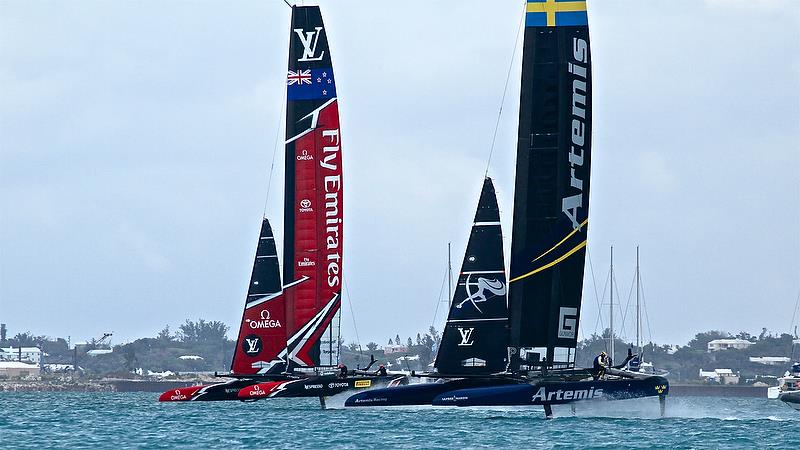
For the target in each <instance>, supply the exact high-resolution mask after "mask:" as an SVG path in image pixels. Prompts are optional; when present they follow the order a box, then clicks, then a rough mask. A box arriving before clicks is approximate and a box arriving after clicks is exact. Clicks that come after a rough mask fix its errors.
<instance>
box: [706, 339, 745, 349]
mask: <svg viewBox="0 0 800 450" xmlns="http://www.w3.org/2000/svg"><path fill="white" fill-rule="evenodd" d="M751 345H753V343H752V342H750V341H747V340H745V339H714V340H713V341H711V342H709V343H708V351H709V352H718V351H720V350H727V349H729V348H735V349H737V350H744V349H746V348H747V347H750V346H751Z"/></svg>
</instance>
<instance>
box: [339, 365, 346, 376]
mask: <svg viewBox="0 0 800 450" xmlns="http://www.w3.org/2000/svg"><path fill="white" fill-rule="evenodd" d="M339 378H347V366H345V365H344V364H339Z"/></svg>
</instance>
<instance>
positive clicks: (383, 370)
mask: <svg viewBox="0 0 800 450" xmlns="http://www.w3.org/2000/svg"><path fill="white" fill-rule="evenodd" d="M375 375H377V376H379V377H385V376H386V366H384V365H383V364H381V365H380V366H378V370H376V371H375Z"/></svg>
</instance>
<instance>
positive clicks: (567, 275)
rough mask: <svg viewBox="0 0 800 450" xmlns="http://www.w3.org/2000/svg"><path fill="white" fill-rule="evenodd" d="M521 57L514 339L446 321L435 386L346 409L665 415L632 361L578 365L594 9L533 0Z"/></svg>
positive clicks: (358, 398)
mask: <svg viewBox="0 0 800 450" xmlns="http://www.w3.org/2000/svg"><path fill="white" fill-rule="evenodd" d="M522 58H523V59H522V85H521V95H520V113H519V132H518V140H517V168H516V182H515V194H514V214H513V230H512V243H511V269H510V276H509V278H510V280H509V283H508V284H509V290H508V291H509V297H508V326H509V327H508V335H507V337H506V338H505V339H501V338H500V337H499V335H500V333H499V332H495V333H494V334H493V335H492V337H487V336H481V334H480V332H482V331H483V329H484V327H486V328H487V329H492V328H490V327H487V325H486V322H485V321H475V322H474V324H475V326H474V327H472V326H471V325H470V326H467V324H468V323H470V322H463V321H462V322H454V321H451V320H448V325H447V327H448V330H455V334H454V333H453V332H451V335H453V336H455V337H458V338H460V339H461V341H459V342H458V343H457V344H456V347H457V349H455V350H454V349H453V346H447V345H444V344H443V345H442V348H441V349H440V351H439V354H438V356H437V366H436V367H437V369H438V374H431V375H426V376H430V377H436V378H438V379H439V382H438V383H432V384H418V385H411V386H407V387H406V386H404V387H398V388H389V389H377V390H373V391H369V392H362V393H358V394H355V395H353V396H351V397H350V398H348V399H347V401H346V402H345V405H346V406H371V405H408V404H432V405H450V406H505V405H511V406H524V405H540V406H544V409H545V414H546V416H547V417H551V416H552V405H555V404H566V403H572V402H575V401H579V400H590V399H610V400H614V399H625V398H636V397H648V396H658V397H659V398H660V399H661V405H662V412H663V406H664V401H663V400H664V398H665V395H667V393H668V390H669V383H668V382H667V380H666V379H665V378H663V377H659V376H648V375H644V374H640V373H635V372H629V371H624V370H620V369H621V368H622V367H624V366H625V364H626V363H627V361H628V360H626V361H625V362H623V363H622V364H620V365H618V366H615V367H614V368H609V370H608V371H607V375H606V376H605V377H597V376H596V375H597V374H596V373H594V371H593V370H591V369H578V368H575V348H576V345H577V331H578V324H579V319H580V307H581V295H582V290H583V273H584V263H585V255H586V237H587V231H588V224H589V219H588V211H589V168H590V162H591V131H592V125H591V123H592V122H591V119H592V108H591V107H592V100H591V98H592V75H591V52H590V47H589V27H588V17H587V12H586V2H585V1H555V0H529V1H528V2H527V7H526V15H525V36H524V48H523V56H522ZM498 220H499V217H498ZM496 230H497V233H499V226H498V227H497V229H496ZM474 237H475V235H474V234H473V238H474ZM497 242H499V241H497ZM470 245H473V242H472V239H471V240H470ZM493 245H501V244H497V243H495V244H493ZM500 248H502V247H500ZM496 251H497V250H495V252H496ZM500 252H502V250H500ZM465 261H466V260H465ZM482 292H486V290H485V289H484V290H483V291H482ZM467 294H468V296H469V293H467ZM504 294H505V292H504ZM461 295H462V296H463V293H462V294H461ZM483 304H487V305H486V306H487V312H488V311H493V312H497V311H499V309H497V310H490V309H488V301H487V302H482V303H475V304H471V303H470V302H469V301H467V302H466V303H464V302H463V301H462V300H461V297H458V296H456V297H455V298H454V299H453V305H452V307H451V318H452V317H453V314H452V313H453V311H454V310H455V309H457V308H456V306H459V305H461V307H462V308H463V307H464V306H466V305H469V306H470V307H471V308H474V307H475V306H478V305H483ZM487 317H489V316H487ZM474 319H476V317H469V318H467V319H466V320H474ZM497 323H501V322H500V321H497ZM487 341H488V342H487ZM499 343H502V344H499ZM459 344H460V345H459ZM466 347H474V348H475V349H476V350H477V349H481V353H476V355H483V357H480V356H476V359H475V360H469V359H462V356H463V355H465V352H464V349H465V348H466ZM501 347H502V348H501ZM486 352H489V353H491V356H489V355H488V354H486ZM631 357H633V355H629V358H631ZM498 358H502V359H503V362H504V364H503V367H498V365H497V361H498ZM484 360H485V361H486V365H485V366H483V367H482V370H480V371H479V370H474V371H470V370H468V369H467V367H468V366H467V365H465V364H463V363H464V362H465V361H473V362H475V363H476V364H478V366H477V367H476V368H475V369H477V368H479V367H481V366H480V365H479V364H481V361H484ZM444 361H447V362H446V363H445V362H444ZM490 361H491V363H490ZM459 365H461V367H459ZM481 371H482V372H483V373H480V372H481Z"/></svg>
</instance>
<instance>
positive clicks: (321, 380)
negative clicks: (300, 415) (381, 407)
mask: <svg viewBox="0 0 800 450" xmlns="http://www.w3.org/2000/svg"><path fill="white" fill-rule="evenodd" d="M390 384H392V385H395V386H400V385H404V384H408V378H407V377H406V376H404V375H389V376H385V377H382V376H377V375H375V376H372V375H364V376H349V377H345V378H342V377H337V376H333V375H330V376H328V375H326V376H317V377H309V378H306V379H302V380H295V381H290V382H287V383H284V384H283V385H282V386H280V387H279V388H278V389H276V390H275V392H274V393H273V394H272V395H270V396H269V398H276V397H280V398H286V397H330V396H333V395H337V394H341V393H342V392H345V391H350V390H354V391H357V390H362V389H373V388H375V387H385V386H388V385H390Z"/></svg>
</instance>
